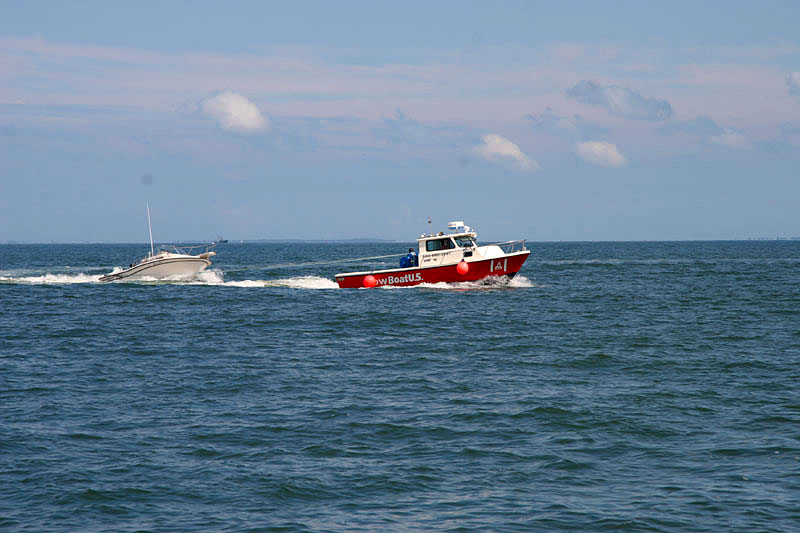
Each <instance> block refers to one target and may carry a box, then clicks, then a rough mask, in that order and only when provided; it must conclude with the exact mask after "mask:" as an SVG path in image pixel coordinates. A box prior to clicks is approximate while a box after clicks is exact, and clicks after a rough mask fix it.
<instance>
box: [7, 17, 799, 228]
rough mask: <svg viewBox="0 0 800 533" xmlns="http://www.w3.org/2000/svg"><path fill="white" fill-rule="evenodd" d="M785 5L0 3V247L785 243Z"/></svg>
mask: <svg viewBox="0 0 800 533" xmlns="http://www.w3.org/2000/svg"><path fill="white" fill-rule="evenodd" d="M797 28H800V4H798V3H797V2H764V3H753V2H705V3H700V2H663V3H656V2H624V1H623V2H614V3H608V4H604V3H600V2H563V3H561V2H498V3H488V2H434V3H429V2H405V3H403V5H402V7H398V6H397V4H395V3H375V2H336V3H334V2H297V3H291V4H289V3H282V4H272V3H266V2H236V3H232V4H231V5H229V6H222V5H220V4H219V3H218V2H166V3H162V2H158V3H157V2H137V3H136V4H135V5H134V4H130V5H127V4H121V3H114V2H81V3H77V4H76V3H68V2H35V1H32V2H6V1H0V242H4V241H7V240H21V241H37V242H50V241H59V242H82V241H117V242H141V241H144V240H145V239H146V238H147V234H146V223H145V216H144V204H145V202H146V201H148V200H149V201H150V204H151V209H152V213H153V223H154V225H155V227H154V233H155V235H154V236H155V237H156V239H157V240H160V241H169V240H184V239H212V238H214V237H216V236H217V235H224V236H226V237H229V238H235V239H239V238H243V239H254V238H322V239H335V238H349V237H365V236H368V237H378V238H387V239H402V240H411V239H413V237H414V236H416V235H417V234H419V233H420V232H421V231H423V230H425V229H426V226H427V224H426V223H425V222H426V221H427V217H428V216H431V217H432V218H433V220H434V223H435V224H436V225H437V226H441V227H444V225H445V224H446V223H447V221H448V220H452V219H463V220H465V221H466V222H467V223H468V224H470V225H472V226H474V227H476V228H477V229H478V230H479V232H480V235H479V236H480V237H481V238H482V239H505V238H520V237H522V238H528V239H531V240H631V239H633V240H638V239H643V240H660V239H727V238H747V237H761V236H769V237H772V236H778V235H781V236H798V235H800V209H799V208H798V207H800V206H799V205H798V198H800V176H799V175H798V167H799V166H800V165H799V163H800V42H799V41H800V38H798V35H800V32H798V31H797Z"/></svg>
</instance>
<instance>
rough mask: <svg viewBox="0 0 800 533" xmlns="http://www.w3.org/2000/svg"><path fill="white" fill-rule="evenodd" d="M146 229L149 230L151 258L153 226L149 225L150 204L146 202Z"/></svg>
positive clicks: (151, 255)
mask: <svg viewBox="0 0 800 533" xmlns="http://www.w3.org/2000/svg"><path fill="white" fill-rule="evenodd" d="M147 229H148V230H150V257H153V256H154V255H155V253H154V252H153V226H151V225H150V202H147Z"/></svg>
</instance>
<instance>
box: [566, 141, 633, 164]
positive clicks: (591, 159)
mask: <svg viewBox="0 0 800 533" xmlns="http://www.w3.org/2000/svg"><path fill="white" fill-rule="evenodd" d="M575 153H576V154H577V156H578V157H580V158H581V159H583V160H584V161H586V162H587V163H591V164H593V165H600V166H601V167H621V166H625V165H626V164H627V163H628V160H627V159H625V156H624V155H622V154H621V153H620V152H619V150H617V147H616V146H614V145H613V144H611V143H607V142H603V141H587V142H582V143H576V144H575Z"/></svg>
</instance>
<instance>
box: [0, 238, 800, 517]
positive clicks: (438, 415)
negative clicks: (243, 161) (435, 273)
mask: <svg viewBox="0 0 800 533" xmlns="http://www.w3.org/2000/svg"><path fill="white" fill-rule="evenodd" d="M407 247H408V246H407V245H403V244H399V245H398V244H388V243H381V244H358V245H356V244H353V245H350V244H286V245H278V244H264V245H258V244H227V245H222V246H220V247H219V248H218V256H217V257H216V258H215V262H214V266H213V270H212V271H211V272H207V273H204V274H202V275H201V276H199V277H197V278H192V279H186V280H171V281H165V282H156V281H141V282H130V283H111V284H102V283H99V282H98V281H97V279H98V278H99V277H100V276H101V275H102V274H105V273H107V272H109V271H111V270H112V269H113V268H114V267H118V266H122V265H127V264H128V263H129V262H130V261H131V260H132V259H134V258H135V257H137V256H140V255H143V254H144V253H145V252H146V247H145V246H144V245H0V315H1V316H2V320H0V530H2V531H31V532H46V531H109V532H125V531H164V532H176V531H315V532H317V531H318V532H322V531H609V530H611V531H713V532H718V531H742V532H751V531H798V528H799V526H800V277H799V274H800V242H798V241H769V242H762V241H753V242H642V243H529V247H530V248H531V249H532V250H533V254H532V255H531V257H530V259H529V260H528V262H527V263H526V265H525V267H524V268H523V270H522V272H521V274H520V276H518V277H517V278H516V279H515V280H513V281H512V282H510V283H491V284H462V285H444V284H442V285H434V286H422V287H414V288H404V289H374V290H349V289H348V290H342V289H338V288H336V284H335V283H334V282H333V281H331V280H332V277H333V275H334V274H336V273H337V272H339V271H348V270H356V269H361V268H363V267H364V266H365V264H364V263H363V262H362V263H359V262H352V263H348V262H342V263H340V264H306V263H310V262H314V261H334V260H340V259H343V258H352V257H363V256H376V255H383V254H392V253H398V254H400V253H402V252H403V250H404V249H407ZM298 263H300V264H302V265H300V266H297V264H298ZM394 263H395V260H394V259H375V260H370V261H367V265H371V266H373V267H375V268H378V267H381V266H391V265H394ZM280 265H283V266H280ZM292 265H294V266H292Z"/></svg>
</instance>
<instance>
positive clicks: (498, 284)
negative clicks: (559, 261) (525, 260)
mask: <svg viewBox="0 0 800 533" xmlns="http://www.w3.org/2000/svg"><path fill="white" fill-rule="evenodd" d="M540 286H541V285H535V284H534V283H533V282H532V281H531V280H529V279H528V278H526V277H525V276H520V275H519V274H517V275H516V276H514V277H513V278H511V279H508V278H507V277H505V276H491V277H488V278H483V279H481V280H478V281H460V282H455V283H421V284H419V285H417V287H420V288H426V289H440V290H457V291H464V290H486V289H522V288H531V287H540ZM381 288H383V287H381ZM408 288H410V289H413V288H414V287H408Z"/></svg>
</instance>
